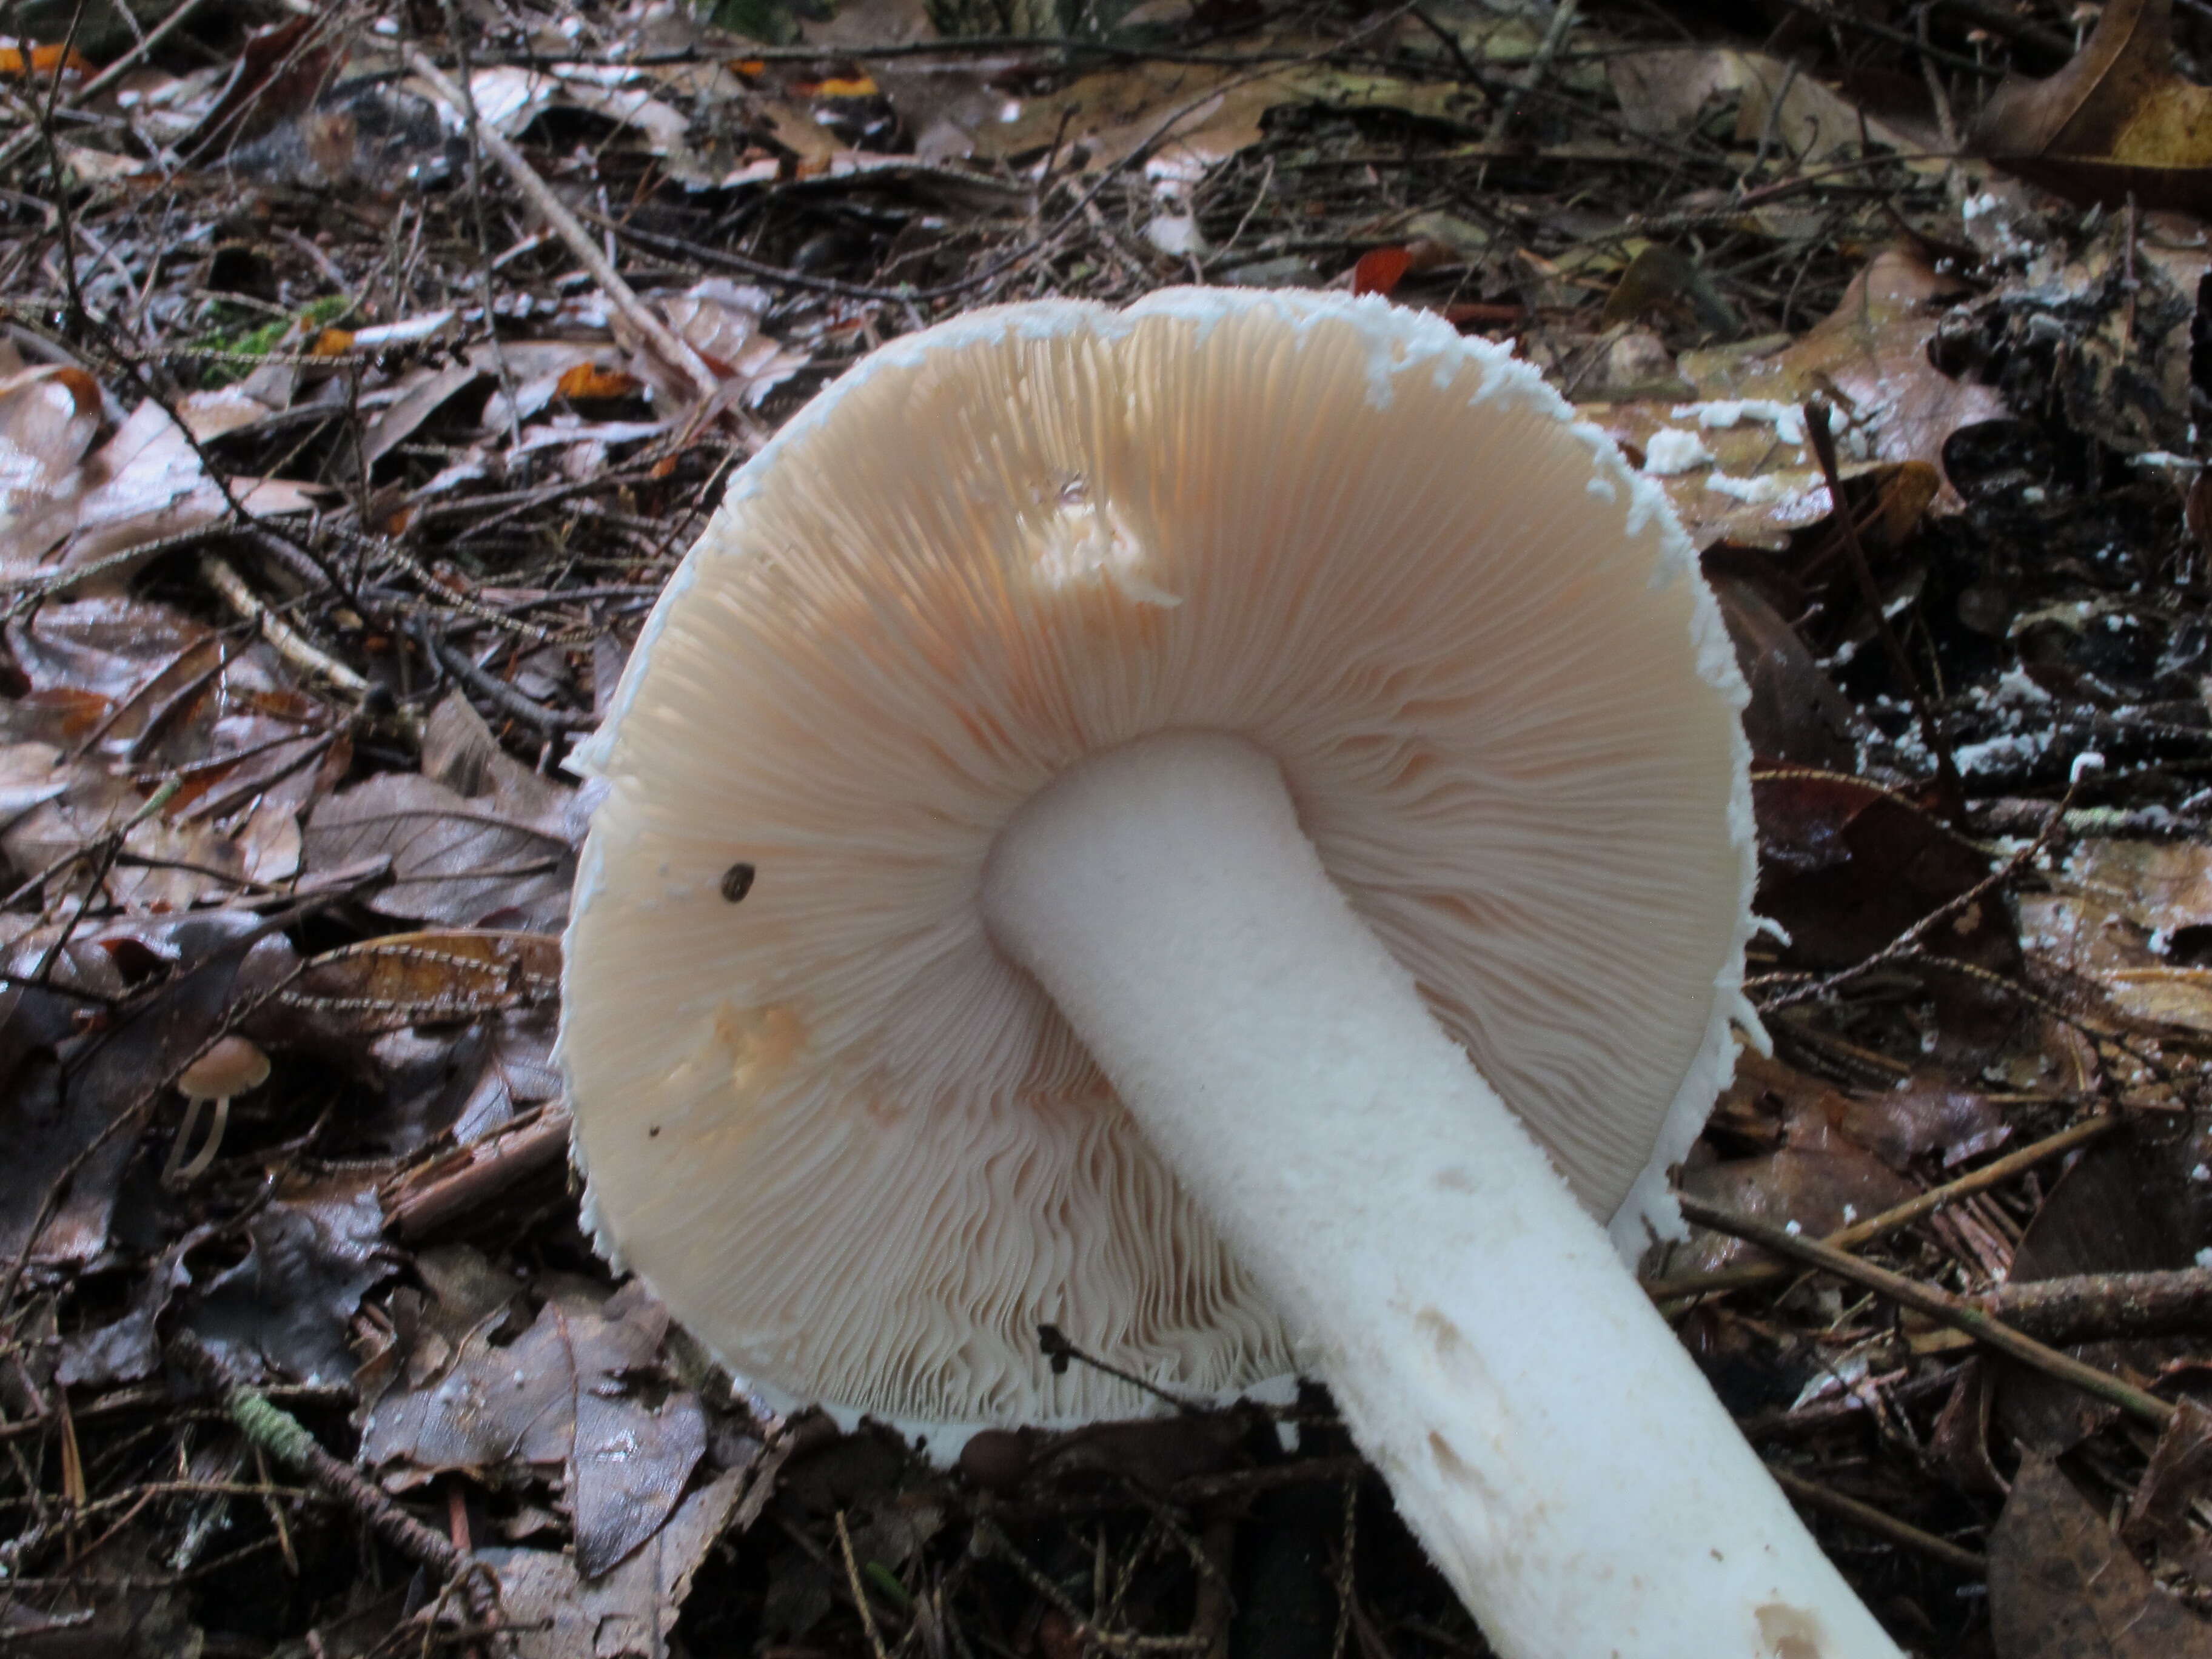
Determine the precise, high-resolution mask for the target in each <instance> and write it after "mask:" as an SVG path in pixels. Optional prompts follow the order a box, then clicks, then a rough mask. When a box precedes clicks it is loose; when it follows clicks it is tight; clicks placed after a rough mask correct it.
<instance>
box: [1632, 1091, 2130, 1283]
mask: <svg viewBox="0 0 2212 1659" xmlns="http://www.w3.org/2000/svg"><path fill="white" fill-rule="evenodd" d="M2119 1121H2120V1120H2119V1119H2118V1118H2116V1117H2092V1118H2085V1119H2083V1120H2082V1121H2081V1122H2079V1123H2076V1124H2075V1125H2074V1126H2073V1127H2071V1128H2069V1129H2061V1130H2060V1131H2059V1132H2058V1133H2057V1134H2055V1135H2046V1136H2045V1137H2044V1138H2043V1139H2041V1140H2039V1141H2037V1142H2035V1143H2034V1144H2033V1146H2023V1147H2021V1149H2020V1150H2019V1151H2018V1152H2008V1153H2007V1154H2005V1156H2004V1157H2002V1158H1998V1159H1997V1160H1996V1162H1994V1163H1991V1164H1984V1165H1983V1166H1982V1167H1981V1168H1980V1169H1978V1170H1972V1171H1971V1172H1969V1173H1968V1174H1966V1175H1962V1176H1960V1177H1959V1178H1958V1179H1957V1180H1956V1181H1948V1182H1944V1184H1943V1185H1942V1186H1941V1187H1936V1188H1931V1189H1929V1191H1927V1192H1924V1193H1923V1194H1920V1195H1919V1196H1918V1197H1917V1198H1911V1199H1907V1200H1905V1202H1904V1203H1902V1204H1899V1205H1898V1206H1896V1207H1895V1208H1894V1209H1888V1210H1884V1211H1882V1212H1881V1213H1880V1214H1879V1215H1871V1216H1869V1217H1868V1218H1866V1219H1865V1220H1863V1221H1855V1222H1853V1223H1852V1224H1851V1225H1850V1226H1848V1227H1842V1228H1838V1230H1837V1231H1834V1232H1832V1233H1830V1234H1828V1235H1827V1236H1826V1237H1825V1238H1823V1239H1822V1240H1821V1241H1820V1242H1821V1243H1823V1244H1826V1245H1827V1246H1828V1247H1829V1248H1830V1249H1836V1250H1849V1249H1856V1248H1857V1247H1858V1246H1859V1245H1861V1244H1864V1243H1869V1242H1870V1241H1871V1240H1874V1239H1877V1238H1880V1237H1883V1236H1884V1235H1885V1234H1887V1233H1893V1232H1895V1231H1897V1230H1898V1229H1899V1227H1904V1226H1908V1225H1911V1223H1913V1222H1915V1221H1917V1220H1919V1219H1920V1218H1922V1217H1923V1216H1928V1215H1933V1214H1934V1213H1935V1212H1936V1211H1938V1210H1940V1209H1942V1207H1943V1206H1945V1205H1947V1204H1954V1203H1956V1202H1957V1201H1958V1200H1960V1199H1962V1198H1967V1197H1971V1196H1972V1194H1976V1193H1978V1192H1984V1191H1986V1190H1987V1189H1988V1188H1991V1187H1996V1186H2000V1185H2002V1183H2004V1182H2008V1181H2009V1180H2011V1179H2012V1178H2013V1177H2014V1176H2016V1175H2018V1174H2020V1173H2021V1171H2022V1170H2028V1169H2032V1168H2033V1166H2035V1165H2036V1164H2041V1163H2043V1162H2044V1161H2045V1160H2046V1159H2048V1158H2056V1157H2057V1156H2058V1154H2059V1153H2061V1152H2072V1151H2073V1150H2074V1149H2075V1147H2076V1146H2087V1144H2088V1143H2089V1142H2090V1141H2093V1140H2094V1139H2097V1138H2098V1136H2100V1135H2102V1134H2104V1133H2107V1132H2108V1131H2110V1130H2112V1129H2113V1128H2116V1127H2118V1125H2119ZM1734 1237H1743V1235H1741V1234H1740V1233H1739V1234H1735V1235H1734ZM1796 1271H1797V1269H1796V1268H1794V1267H1786V1266H1784V1265H1783V1264H1782V1263H1780V1262H1773V1261H1755V1262H1751V1263H1749V1264H1747V1265H1746V1266H1744V1267H1721V1268H1717V1269H1716V1270H1715V1271H1713V1272H1711V1273H1684V1274H1681V1275H1680V1277H1678V1278H1674V1279H1652V1280H1651V1281H1650V1282H1649V1283H1647V1284H1646V1285H1644V1291H1645V1293H1646V1294H1647V1295H1649V1296H1650V1298H1651V1299H1652V1300H1653V1301H1654V1302H1670V1301H1676V1300H1680V1299H1681V1298H1683V1297H1693V1296H1711V1295H1714V1294H1717V1293H1718V1292H1720V1291H1745V1290H1750V1289H1752V1288H1753V1287H1754V1286H1756V1285H1772V1284H1775V1283H1778V1281H1780V1280H1782V1279H1788V1278H1790V1277H1791V1276H1792V1275H1793V1274H1794V1273H1796Z"/></svg>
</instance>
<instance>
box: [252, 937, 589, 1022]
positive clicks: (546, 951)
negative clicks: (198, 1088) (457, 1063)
mask: <svg viewBox="0 0 2212 1659" xmlns="http://www.w3.org/2000/svg"><path fill="white" fill-rule="evenodd" d="M560 978H561V941H560V939H559V938H558V937H557V936H556V935H553V934H550V933H502V932H499V931H497V930H494V929H472V928H433V929H429V930H428V931H425V932H422V933H392V934H387V935H386V936H385V937H384V938H382V939H371V940H369V941H368V943H366V944H362V945H346V946H344V947H343V948H341V949H339V950H336V951H330V952H328V953H327V954H325V955H323V956H319V957H316V958H315V959H314V961H313V962H312V963H309V964H308V966H307V970H306V972H304V973H303V974H302V975H301V977H300V983H299V985H298V986H297V987H295V989H294V990H291V991H288V992H286V993H285V994H284V1000H285V1001H286V1003H288V1004H289V1005H291V1006H296V1007H301V1008H305V1009H307V1010H310V1011H313V1012H316V1013H317V1014H319V1016H320V1017H321V1018H322V1020H323V1021H324V1022H325V1023H326V1024H329V1025H331V1027H332V1028H334V1029H341V1030H349V1031H356V1032H365V1031H380V1030H393V1029H396V1028H398V1027H400V1026H406V1025H429V1024H439V1023H441V1022H444V1021H447V1020H457V1019H470V1018H475V1017H476V1016H477V1015H479V1014H491V1013H498V1012H502V1011H504V1010H507V1009H509V1008H516V1007H522V1006H533V1005H536V1004H539V1003H543V1002H547V1001H550V1000H551V999H552V997H553V996H554V994H555V993H556V987H558V985H559V983H560Z"/></svg>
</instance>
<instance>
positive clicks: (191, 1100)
mask: <svg viewBox="0 0 2212 1659" xmlns="http://www.w3.org/2000/svg"><path fill="white" fill-rule="evenodd" d="M268 1080H269V1056H268V1055H266V1054H263V1053H262V1052H261V1050H260V1049H259V1048H256V1047H255V1046H254V1045H253V1044H252V1043H251V1042H247V1041H246V1039H245V1038H244V1037H242V1036H237V1035H236V1034H235V1033H233V1034H232V1035H230V1036H222V1037H218V1038H216V1042H215V1044H214V1046H213V1047H212V1048H209V1050H208V1051H207V1052H206V1053H205V1054H202V1055H201V1056H200V1057H199V1058H198V1059H197V1060H194V1061H193V1062H192V1063H191V1065H189V1066H185V1070H184V1074H183V1075H182V1076H181V1077H179V1078H178V1079H177V1092H178V1093H179V1094H180V1095H182V1096H183V1097H185V1118H184V1121H183V1122H181V1123H179V1125H178V1126H177V1138H176V1140H175V1141H174V1142H173V1144H172V1145H171V1146H170V1148H169V1161H168V1163H167V1164H166V1165H165V1166H164V1167H163V1169H162V1170H161V1180H162V1182H163V1183H164V1184H165V1185H167V1186H172V1187H182V1186H184V1185H185V1184H186V1183H188V1182H193V1181H197V1180H198V1179H199V1177H200V1176H203V1175H204V1174H205V1173H206V1172H207V1170H208V1166H209V1165H210V1164H213V1163H214V1162H215V1157H216V1152H219V1151H221V1150H222V1132H223V1130H224V1129H225V1128H227V1127H229V1124H230V1103H231V1099H232V1097H234V1096H236V1095H242V1094H247V1093H250V1092H251V1091H253V1090H255V1089H258V1088H259V1087H260V1086H261V1085H263V1084H264V1083H266V1082H267V1081H268ZM210 1100H212V1101H213V1102H215V1117H214V1119H213V1121H211V1122H210V1124H209V1125H208V1137H207V1140H206V1143H205V1144H204V1145H203V1146H201V1148H200V1149H199V1151H198V1152H196V1153H194V1154H193V1156H192V1157H191V1160H190V1161H189V1162H187V1161H186V1160H185V1147H186V1146H190V1145H191V1139H192V1132H193V1130H195V1129H196V1128H197V1127H199V1121H200V1112H201V1110H202V1109H203V1108H204V1107H205V1106H206V1104H207V1103H208V1102H210Z"/></svg>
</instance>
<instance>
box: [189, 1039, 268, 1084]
mask: <svg viewBox="0 0 2212 1659" xmlns="http://www.w3.org/2000/svg"><path fill="white" fill-rule="evenodd" d="M268 1080H269V1056H268V1055H266V1054H263V1053H262V1052H261V1050H260V1049H258V1048H255V1047H254V1046H253V1044H252V1043H251V1042H247V1041H246V1039H245V1038H244V1037H242V1036H238V1035H237V1034H235V1033H233V1034H232V1035H230V1036H224V1037H218V1038H216V1044H215V1047H214V1048H210V1049H209V1050H208V1051H207V1052H206V1053H205V1054H202V1055H201V1056H200V1057H199V1058H198V1059H197V1060H194V1061H193V1062H192V1063H191V1065H189V1066H185V1073H184V1075H183V1076H182V1077H180V1078H179V1079H177V1091H178V1092H179V1094H181V1095H183V1096H184V1097H185V1098H186V1099H187V1100H228V1099H229V1098H230V1097H232V1096H233V1095H242V1094H245V1093H246V1092H248V1091H251V1090H254V1089H258V1088H259V1087H260V1086H261V1085H263V1084H264V1083H266V1082H267V1081H268Z"/></svg>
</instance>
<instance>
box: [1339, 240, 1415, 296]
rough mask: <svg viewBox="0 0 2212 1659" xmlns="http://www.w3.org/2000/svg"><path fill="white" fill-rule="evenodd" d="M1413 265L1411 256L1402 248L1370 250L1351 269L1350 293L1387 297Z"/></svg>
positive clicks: (1374, 248)
mask: <svg viewBox="0 0 2212 1659" xmlns="http://www.w3.org/2000/svg"><path fill="white" fill-rule="evenodd" d="M1412 264H1413V255H1412V254H1411V253H1410V252H1407V250H1406V249H1404V248H1402V247H1372V248H1370V249H1368V250H1367V252H1364V253H1363V254H1361V255H1360V256H1359V263H1358V264H1356V265H1354V266H1352V292H1353V293H1354V294H1380V295H1385V296H1388V295H1389V294H1390V293H1391V292H1392V291H1393V290H1394V289H1396V288H1397V286H1398V284H1399V283H1401V282H1403V281H1404V280H1405V277H1406V272H1407V269H1408V268H1409V267H1410V266H1411V265H1412Z"/></svg>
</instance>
